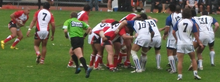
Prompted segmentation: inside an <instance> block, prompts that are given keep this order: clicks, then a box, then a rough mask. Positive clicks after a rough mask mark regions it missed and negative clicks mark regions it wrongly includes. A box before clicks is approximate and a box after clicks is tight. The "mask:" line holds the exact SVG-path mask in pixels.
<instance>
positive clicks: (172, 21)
mask: <svg viewBox="0 0 220 82" xmlns="http://www.w3.org/2000/svg"><path fill="white" fill-rule="evenodd" d="M180 19H182V14H181V13H172V14H171V15H170V16H168V17H167V19H166V26H169V27H170V30H169V34H168V39H174V37H173V34H172V31H173V26H174V25H175V24H176V22H177V21H179V20H180Z"/></svg>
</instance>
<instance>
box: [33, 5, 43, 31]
mask: <svg viewBox="0 0 220 82" xmlns="http://www.w3.org/2000/svg"><path fill="white" fill-rule="evenodd" d="M41 10H42V9H41ZM39 12H40V10H38V11H37V12H35V14H34V17H35V18H36V20H37V25H36V27H37V30H38V31H40V26H39V23H38V13H39Z"/></svg>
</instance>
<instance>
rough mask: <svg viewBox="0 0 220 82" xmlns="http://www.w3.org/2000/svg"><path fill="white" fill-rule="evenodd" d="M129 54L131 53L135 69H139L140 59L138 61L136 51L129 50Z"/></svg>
mask: <svg viewBox="0 0 220 82" xmlns="http://www.w3.org/2000/svg"><path fill="white" fill-rule="evenodd" d="M131 55H132V58H133V61H134V65H135V67H136V69H137V70H141V65H140V61H139V59H138V56H137V52H135V51H133V50H131Z"/></svg>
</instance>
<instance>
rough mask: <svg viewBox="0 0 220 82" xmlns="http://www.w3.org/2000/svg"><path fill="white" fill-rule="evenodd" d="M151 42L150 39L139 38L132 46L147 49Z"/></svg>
mask: <svg viewBox="0 0 220 82" xmlns="http://www.w3.org/2000/svg"><path fill="white" fill-rule="evenodd" d="M150 42H151V40H150V39H141V38H136V39H135V41H134V44H137V45H139V46H141V47H145V48H147V47H149V44H150Z"/></svg>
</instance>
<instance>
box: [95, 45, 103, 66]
mask: <svg viewBox="0 0 220 82" xmlns="http://www.w3.org/2000/svg"><path fill="white" fill-rule="evenodd" d="M94 47H95V49H96V50H97V54H96V57H95V65H94V68H95V69H98V68H99V64H100V62H101V61H102V56H103V47H102V46H101V45H100V43H96V44H94ZM100 69H101V68H100Z"/></svg>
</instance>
